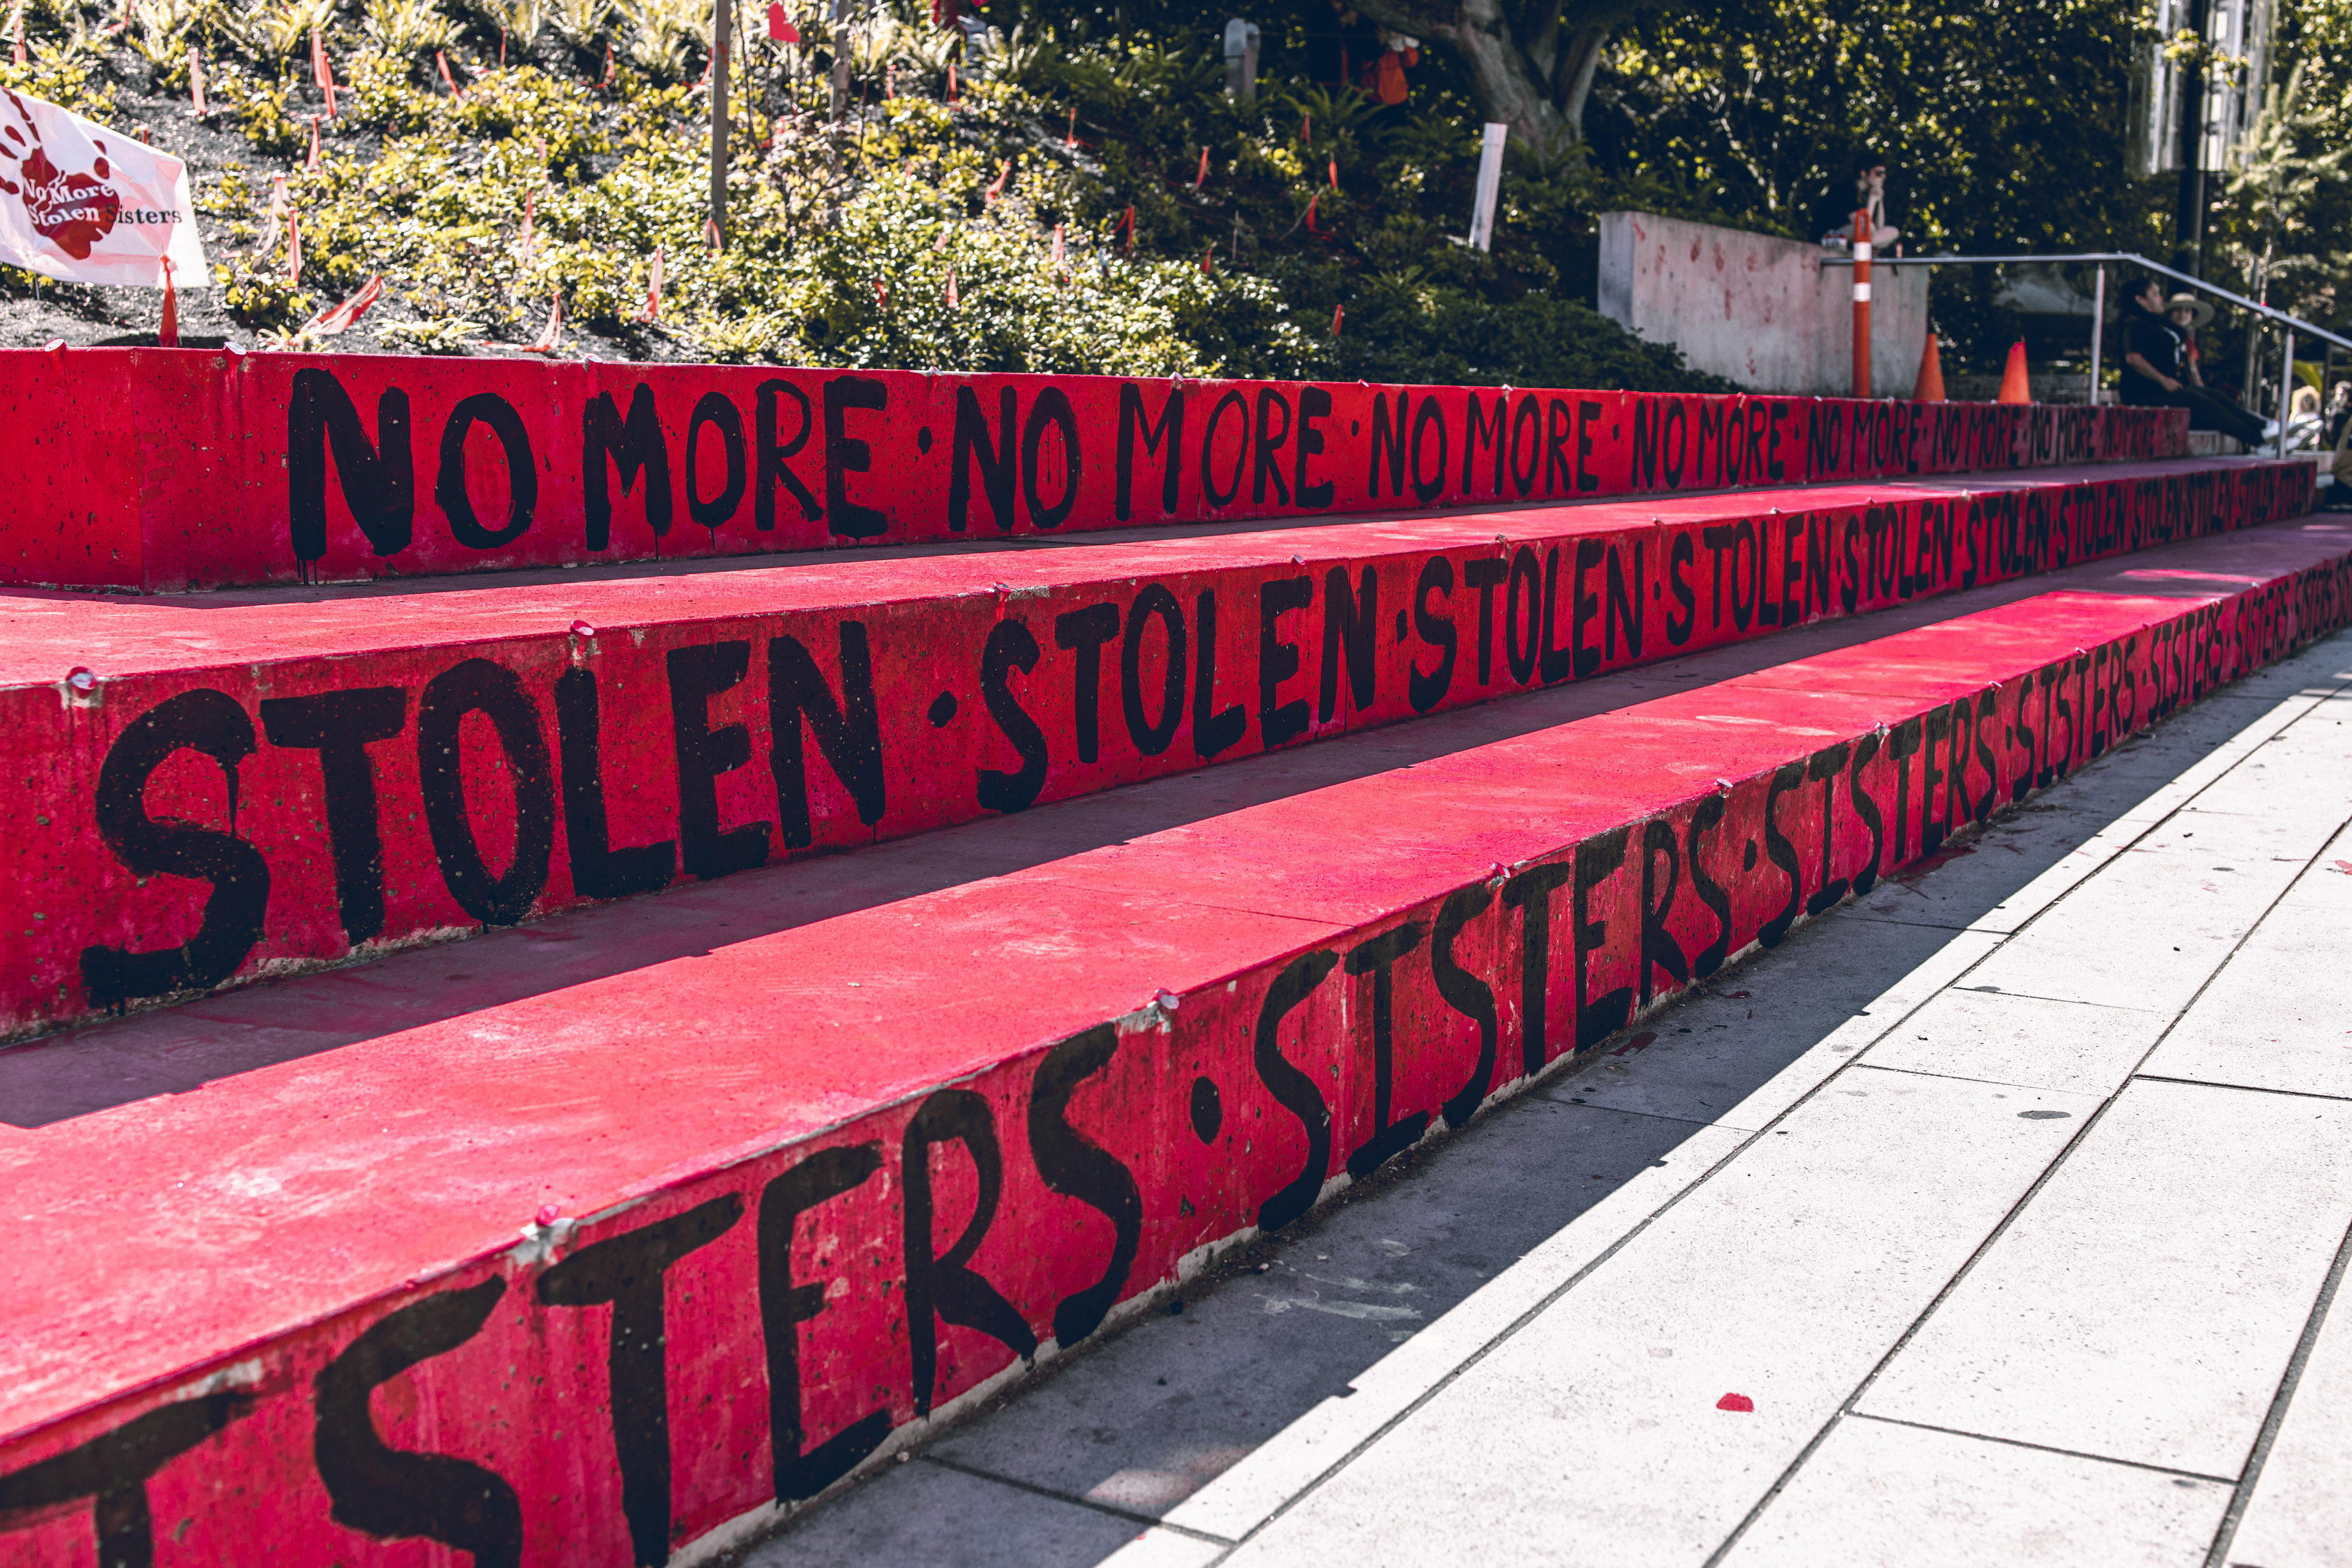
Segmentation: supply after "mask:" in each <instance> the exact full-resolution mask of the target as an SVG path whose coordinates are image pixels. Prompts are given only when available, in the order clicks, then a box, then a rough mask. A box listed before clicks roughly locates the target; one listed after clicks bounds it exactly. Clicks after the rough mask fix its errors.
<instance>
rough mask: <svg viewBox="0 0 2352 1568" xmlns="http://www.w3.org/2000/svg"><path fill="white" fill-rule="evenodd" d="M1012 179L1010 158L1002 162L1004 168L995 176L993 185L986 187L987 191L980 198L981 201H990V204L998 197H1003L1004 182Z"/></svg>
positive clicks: (1011, 161)
mask: <svg viewBox="0 0 2352 1568" xmlns="http://www.w3.org/2000/svg"><path fill="white" fill-rule="evenodd" d="M1012 177H1013V160H1012V159H1010V158H1007V159H1006V160H1005V161H1004V167H1003V170H1002V171H1001V172H1000V173H999V174H997V176H996V180H995V183H994V184H991V185H990V186H989V187H988V190H987V192H986V194H985V195H983V197H982V200H983V201H991V202H992V201H994V200H995V199H996V198H997V197H999V196H1001V195H1003V194H1004V182H1005V181H1007V180H1009V179H1011V178H1012Z"/></svg>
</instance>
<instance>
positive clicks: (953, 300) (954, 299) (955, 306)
mask: <svg viewBox="0 0 2352 1568" xmlns="http://www.w3.org/2000/svg"><path fill="white" fill-rule="evenodd" d="M948 309H949V310H962V309H963V300H961V299H960V298H959V297H958V296H957V294H956V274H955V268H952V267H950V268H948Z"/></svg>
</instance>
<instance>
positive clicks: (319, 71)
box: [310, 27, 335, 120]
mask: <svg viewBox="0 0 2352 1568" xmlns="http://www.w3.org/2000/svg"><path fill="white" fill-rule="evenodd" d="M310 76H311V79H312V80H314V81H315V82H317V83H318V86H319V90H320V91H321V92H323V93H325V94H326V95H327V118H328V119H330V120H332V119H334V118H335V71H334V68H333V67H332V66H331V65H329V64H328V63H327V40H326V38H325V37H323V36H321V35H320V31H319V29H318V28H316V27H313V28H311V29H310Z"/></svg>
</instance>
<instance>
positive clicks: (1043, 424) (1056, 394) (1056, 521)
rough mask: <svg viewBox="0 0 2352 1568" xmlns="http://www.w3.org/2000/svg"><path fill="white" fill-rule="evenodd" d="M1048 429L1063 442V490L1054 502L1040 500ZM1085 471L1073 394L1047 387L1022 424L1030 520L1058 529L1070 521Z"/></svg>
mask: <svg viewBox="0 0 2352 1568" xmlns="http://www.w3.org/2000/svg"><path fill="white" fill-rule="evenodd" d="M1048 429H1051V430H1053V431H1054V432H1055V434H1056V435H1058V436H1059V437H1061V443H1062V493H1061V494H1060V495H1059V496H1057V497H1055V499H1054V500H1051V501H1047V500H1043V499H1041V494H1040V486H1039V484H1038V480H1039V479H1041V478H1042V477H1043V476H1042V474H1041V471H1040V468H1041V464H1042V463H1043V461H1044V458H1045V432H1046V431H1047V430H1048ZM1085 472H1086V464H1085V461H1084V459H1083V458H1081V456H1080V454H1079V451H1078V416H1077V412H1076V410H1075V409H1073V408H1072V407H1071V406H1070V395H1069V394H1068V393H1066V392H1064V391H1063V390H1062V389H1061V388H1060V387H1058V386H1049V387H1046V388H1045V390H1044V391H1042V392H1040V393H1039V394H1038V395H1037V399H1036V401H1035V402H1034V403H1032V404H1031V405H1029V421H1028V423H1027V424H1025V425H1024V426H1022V427H1021V499H1022V500H1023V501H1024V502H1025V503H1027V505H1028V508H1029V521H1030V522H1031V523H1033V524H1034V525H1035V526H1036V527H1039V528H1059V527H1061V526H1062V524H1063V523H1064V522H1066V521H1068V520H1069V516H1070V512H1071V510H1073V509H1074V508H1076V506H1077V504H1078V480H1079V479H1080V477H1081V476H1082V475H1083V474H1084V473H1085Z"/></svg>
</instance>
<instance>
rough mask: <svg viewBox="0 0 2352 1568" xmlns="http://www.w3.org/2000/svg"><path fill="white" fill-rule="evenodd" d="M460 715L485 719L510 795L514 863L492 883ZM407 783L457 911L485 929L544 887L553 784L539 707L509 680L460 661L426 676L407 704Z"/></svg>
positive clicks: (512, 918) (490, 667)
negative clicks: (412, 754)
mask: <svg viewBox="0 0 2352 1568" xmlns="http://www.w3.org/2000/svg"><path fill="white" fill-rule="evenodd" d="M468 713H480V714H482V715H483V716H485V717H486V718H488V720H489V721H490V726H491V729H492V731H494V732H495V733H496V734H497V736H498V740H499V750H500V751H501V752H504V754H505V757H506V765H507V773H508V776H509V779H510V780H511V782H512V784H513V787H514V816H515V820H514V858H513V859H512V860H511V861H510V862H509V863H508V866H507V868H506V871H505V873H504V874H503V875H501V876H498V877H492V876H491V875H490V869H489V867H488V865H487V864H485V863H484V861H483V859H482V850H481V846H480V845H479V843H478V842H477V840H476V839H475V837H474V824H473V818H472V816H471V815H470V813H469V812H468V810H467V803H466V776H465V771H464V768H463V765H462V763H463V759H462V757H461V755H460V753H459V748H458V743H457V738H458V731H459V729H460V727H461V725H462V724H463V723H464V721H465V717H466V715H467V714H468ZM416 783H417V788H418V792H419V793H420V794H421V795H423V796H424V800H425V827H426V829H427V831H428V832H429V833H430V835H431V837H432V839H433V858H434V859H435V860H436V861H437V862H438V863H439V864H440V867H441V880H442V882H443V883H444V884H445V885H446V887H447V888H448V889H449V896H450V897H451V898H452V899H454V900H457V907H458V908H459V909H461V910H465V911H466V912H467V914H469V915H471V916H473V917H474V918H475V919H476V920H478V921H481V922H482V923H483V924H484V925H486V926H492V925H512V924H514V923H515V922H516V921H520V920H521V919H522V918H523V917H524V916H525V915H527V914H529V913H530V908H531V905H533V904H534V903H536V902H538V901H539V895H540V894H541V892H542V891H544V890H545V889H546V887H547V866H548V859H549V857H550V856H551V854H552V852H553V850H554V847H555V779H554V773H553V769H552V768H551V766H550V763H549V759H548V755H547V736H546V734H545V733H544V732H543V731H541V728H540V718H539V704H537V703H536V702H533V701H532V700H531V699H530V692H528V691H526V690H525V689H523V684H522V681H521V680H520V679H518V678H517V676H516V675H515V672H514V671H513V670H510V669H509V668H506V666H504V665H502V664H493V663H492V662H491V661H490V660H488V659H487V658H469V659H467V660H466V661H464V662H463V663H461V664H457V665H454V666H452V667H451V668H447V669H445V670H443V671H442V672H441V673H440V674H439V675H436V676H435V677H434V678H433V679H432V680H430V681H429V682H427V683H426V685H425V695H424V696H423V697H422V698H421V699H419V700H418V701H417V704H416Z"/></svg>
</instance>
